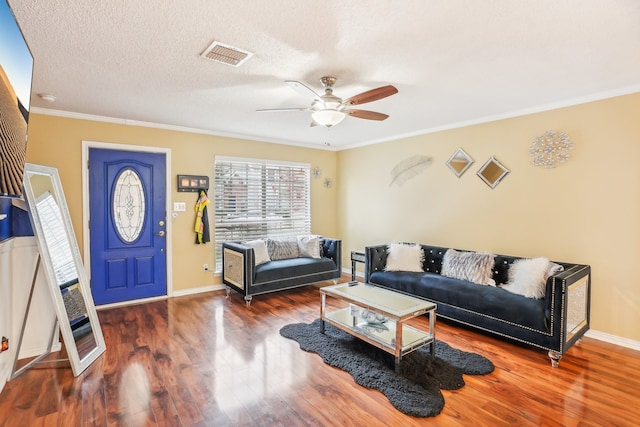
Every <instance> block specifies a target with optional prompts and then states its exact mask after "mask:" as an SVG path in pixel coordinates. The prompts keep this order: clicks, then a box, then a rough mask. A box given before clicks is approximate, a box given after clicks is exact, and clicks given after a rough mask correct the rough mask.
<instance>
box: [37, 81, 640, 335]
mask: <svg viewBox="0 0 640 427" xmlns="http://www.w3.org/2000/svg"><path fill="white" fill-rule="evenodd" d="M638 111H640V94H633V95H627V96H621V97H617V98H612V99H607V100H602V101H598V102H592V103H587V104H582V105H578V106H573V107H568V108H562V109H558V110H554V111H548V112H543V113H537V114H532V115H528V116H523V117H518V118H512V119H506V120H500V121H495V122H491V123H485V124H480V125H474V126H467V127H464V128H460V129H454V130H449V131H443V132H437V133H432V134H426V135H421V136H416V137H412V138H406V139H402V140H398V141H392V142H388V143H382V144H376V145H371V146H367V147H362V148H357V149H350V150H345V151H340V152H338V153H335V152H331V151H325V150H313V149H307V148H298V147H291V146H284V145H276V144H265V143H261V142H253V141H245V140H238V139H232V138H224V137H215V136H208V135H199V134H191V133H186V132H177V131H168V130H159V129H151V128H144V127H136V126H125V125H118V124H109V123H102V122H95V121H86V120H77V119H68V118H60V117H54V116H47V115H37V114H33V115H32V116H31V119H30V124H29V142H28V144H27V161H29V162H32V163H39V164H44V165H50V166H55V167H57V168H58V170H59V173H60V176H61V178H62V183H63V187H64V191H65V194H66V196H67V201H68V204H69V210H70V212H71V216H72V220H73V223H74V227H75V230H76V235H77V236H78V240H79V243H80V244H82V227H81V218H82V191H81V179H82V172H81V144H82V140H90V141H101V142H113V143H123V144H135V145H147V146H157V147H167V148H171V149H172V165H171V167H172V177H175V175H176V174H178V173H186V174H198V175H211V172H212V162H213V158H214V156H215V155H226V156H244V157H253V158H268V159H279V160H290V161H298V162H307V163H310V164H312V165H313V166H319V167H320V168H321V169H322V171H323V178H324V177H330V178H332V179H333V181H334V186H333V187H332V188H330V189H327V188H325V187H324V186H323V185H322V179H320V180H313V179H312V221H313V227H314V230H313V231H314V232H316V233H320V234H324V235H327V236H335V237H339V238H342V239H343V253H344V256H343V265H345V266H348V265H349V251H351V250H354V249H361V248H363V247H364V246H365V245H371V244H379V243H388V242H392V241H413V242H421V243H427V244H434V245H442V246H447V247H457V248H463V249H472V250H488V251H493V252H496V253H502V254H508V255H518V256H526V257H533V256H546V257H548V258H550V259H553V260H558V261H565V262H576V263H584V264H589V265H591V267H592V284H593V289H592V295H591V301H592V328H593V329H595V330H597V331H600V332H604V333H608V334H612V335H616V336H620V337H623V338H628V339H632V340H636V341H640V329H639V328H637V327H636V325H638V324H640V288H639V286H638V280H637V279H636V263H635V261H636V259H638V258H640V239H639V236H640V193H639V192H638V191H637V190H636V187H637V185H638V182H640V167H638V159H640V121H639V120H638V113H637V112H638ZM546 130H562V131H565V132H567V133H568V134H569V136H570V137H571V139H572V140H573V142H574V144H575V148H574V150H573V151H572V152H571V159H570V161H569V162H568V163H566V164H562V165H560V166H559V167H558V168H556V169H543V168H540V167H536V166H534V165H533V164H532V159H531V157H530V156H529V155H528V149H529V146H530V144H531V142H532V141H533V139H534V138H535V137H536V136H538V135H540V134H542V133H543V132H544V131H546ZM458 147H462V148H463V149H465V150H466V151H467V152H468V153H469V154H470V155H471V157H473V159H474V160H475V163H474V164H473V166H472V167H471V168H470V169H469V170H468V171H467V172H466V173H465V174H464V175H463V176H462V177H461V178H457V177H456V176H455V175H454V174H453V173H452V172H451V171H450V170H449V169H448V168H447V167H446V166H445V162H446V160H447V159H448V158H449V156H450V155H451V154H452V153H453V152H454V151H455V149H456V148H458ZM414 155H427V156H431V157H432V158H433V163H432V164H431V166H430V167H429V168H427V169H426V170H425V171H423V172H422V173H421V174H419V175H418V176H416V177H415V178H413V179H412V180H409V181H407V182H406V183H404V185H402V186H396V185H394V186H390V185H389V184H390V182H391V176H390V174H389V172H390V171H391V169H392V168H393V167H394V166H395V165H396V164H397V163H398V162H400V161H402V160H404V159H406V158H408V157H411V156H414ZM491 155H493V156H495V157H496V158H497V159H498V160H499V161H501V162H502V163H503V164H504V165H505V166H506V167H507V168H509V169H510V171H511V172H510V173H509V175H507V177H506V178H505V179H504V180H503V181H502V182H501V183H500V184H499V185H498V186H497V187H496V188H495V189H493V190H492V189H490V188H489V187H488V186H487V185H486V184H484V183H483V182H482V181H480V179H479V178H478V177H477V176H476V175H475V173H476V171H477V170H478V168H479V167H480V166H481V165H482V164H483V163H484V161H485V160H486V159H487V158H488V157H489V156H491ZM172 186H173V192H172V202H174V201H184V202H187V204H188V206H193V203H194V202H195V195H194V194H192V193H177V192H176V191H175V186H176V183H175V179H174V180H173V181H172ZM193 221H194V215H193V214H192V213H191V212H190V211H188V212H187V213H184V214H181V215H180V216H179V217H178V218H177V219H175V220H174V223H173V236H172V238H171V244H172V247H173V254H174V259H173V284H174V290H185V289H189V288H195V287H200V286H206V285H209V284H212V283H218V282H219V279H218V280H214V279H213V277H212V275H211V274H210V273H204V272H202V264H203V263H212V262H213V258H214V253H213V245H203V246H202V245H200V246H199V245H195V244H194V243H193V233H192V232H191V229H192V225H193Z"/></svg>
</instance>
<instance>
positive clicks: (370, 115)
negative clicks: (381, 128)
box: [344, 110, 389, 120]
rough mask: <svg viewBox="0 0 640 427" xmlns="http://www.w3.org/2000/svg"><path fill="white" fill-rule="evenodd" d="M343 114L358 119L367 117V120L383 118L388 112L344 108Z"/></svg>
mask: <svg viewBox="0 0 640 427" xmlns="http://www.w3.org/2000/svg"><path fill="white" fill-rule="evenodd" d="M344 112H345V114H348V115H350V116H351V117H357V118H359V119H367V120H384V119H386V118H387V117H389V115H388V114H383V113H377V112H375V111H367V110H345V111H344Z"/></svg>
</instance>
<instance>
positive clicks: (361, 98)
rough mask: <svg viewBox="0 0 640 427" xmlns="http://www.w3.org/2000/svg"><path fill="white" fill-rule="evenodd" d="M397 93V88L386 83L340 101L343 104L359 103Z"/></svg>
mask: <svg viewBox="0 0 640 427" xmlns="http://www.w3.org/2000/svg"><path fill="white" fill-rule="evenodd" d="M396 93H398V89H396V88H395V86H392V85H388V86H382V87H379V88H376V89H371V90H368V91H366V92H362V93H360V94H358V95H355V96H352V97H351V98H347V99H345V100H344V101H342V104H343V105H360V104H365V103H367V102H373V101H377V100H378V99H382V98H386V97H387V96H391V95H394V94H396Z"/></svg>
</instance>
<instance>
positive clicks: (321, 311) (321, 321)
mask: <svg viewBox="0 0 640 427" xmlns="http://www.w3.org/2000/svg"><path fill="white" fill-rule="evenodd" d="M326 303H327V294H322V302H321V303H320V333H321V334H324V309H325V305H326Z"/></svg>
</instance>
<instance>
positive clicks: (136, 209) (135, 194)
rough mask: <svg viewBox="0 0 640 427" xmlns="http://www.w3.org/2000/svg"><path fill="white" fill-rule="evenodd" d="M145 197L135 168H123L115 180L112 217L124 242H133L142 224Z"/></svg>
mask: <svg viewBox="0 0 640 427" xmlns="http://www.w3.org/2000/svg"><path fill="white" fill-rule="evenodd" d="M144 209H145V197H144V188H143V187H142V180H141V179H140V176H139V175H138V174H137V173H136V171H135V170H133V169H131V168H126V169H123V170H122V172H120V175H118V178H117V179H116V181H115V186H114V191H113V218H114V219H115V222H116V224H115V225H116V226H115V229H116V231H117V232H118V235H119V236H120V238H121V239H122V240H124V241H125V242H129V243H131V242H134V241H135V240H136V239H137V238H138V237H140V233H142V228H143V226H144V216H145V215H144Z"/></svg>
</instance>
